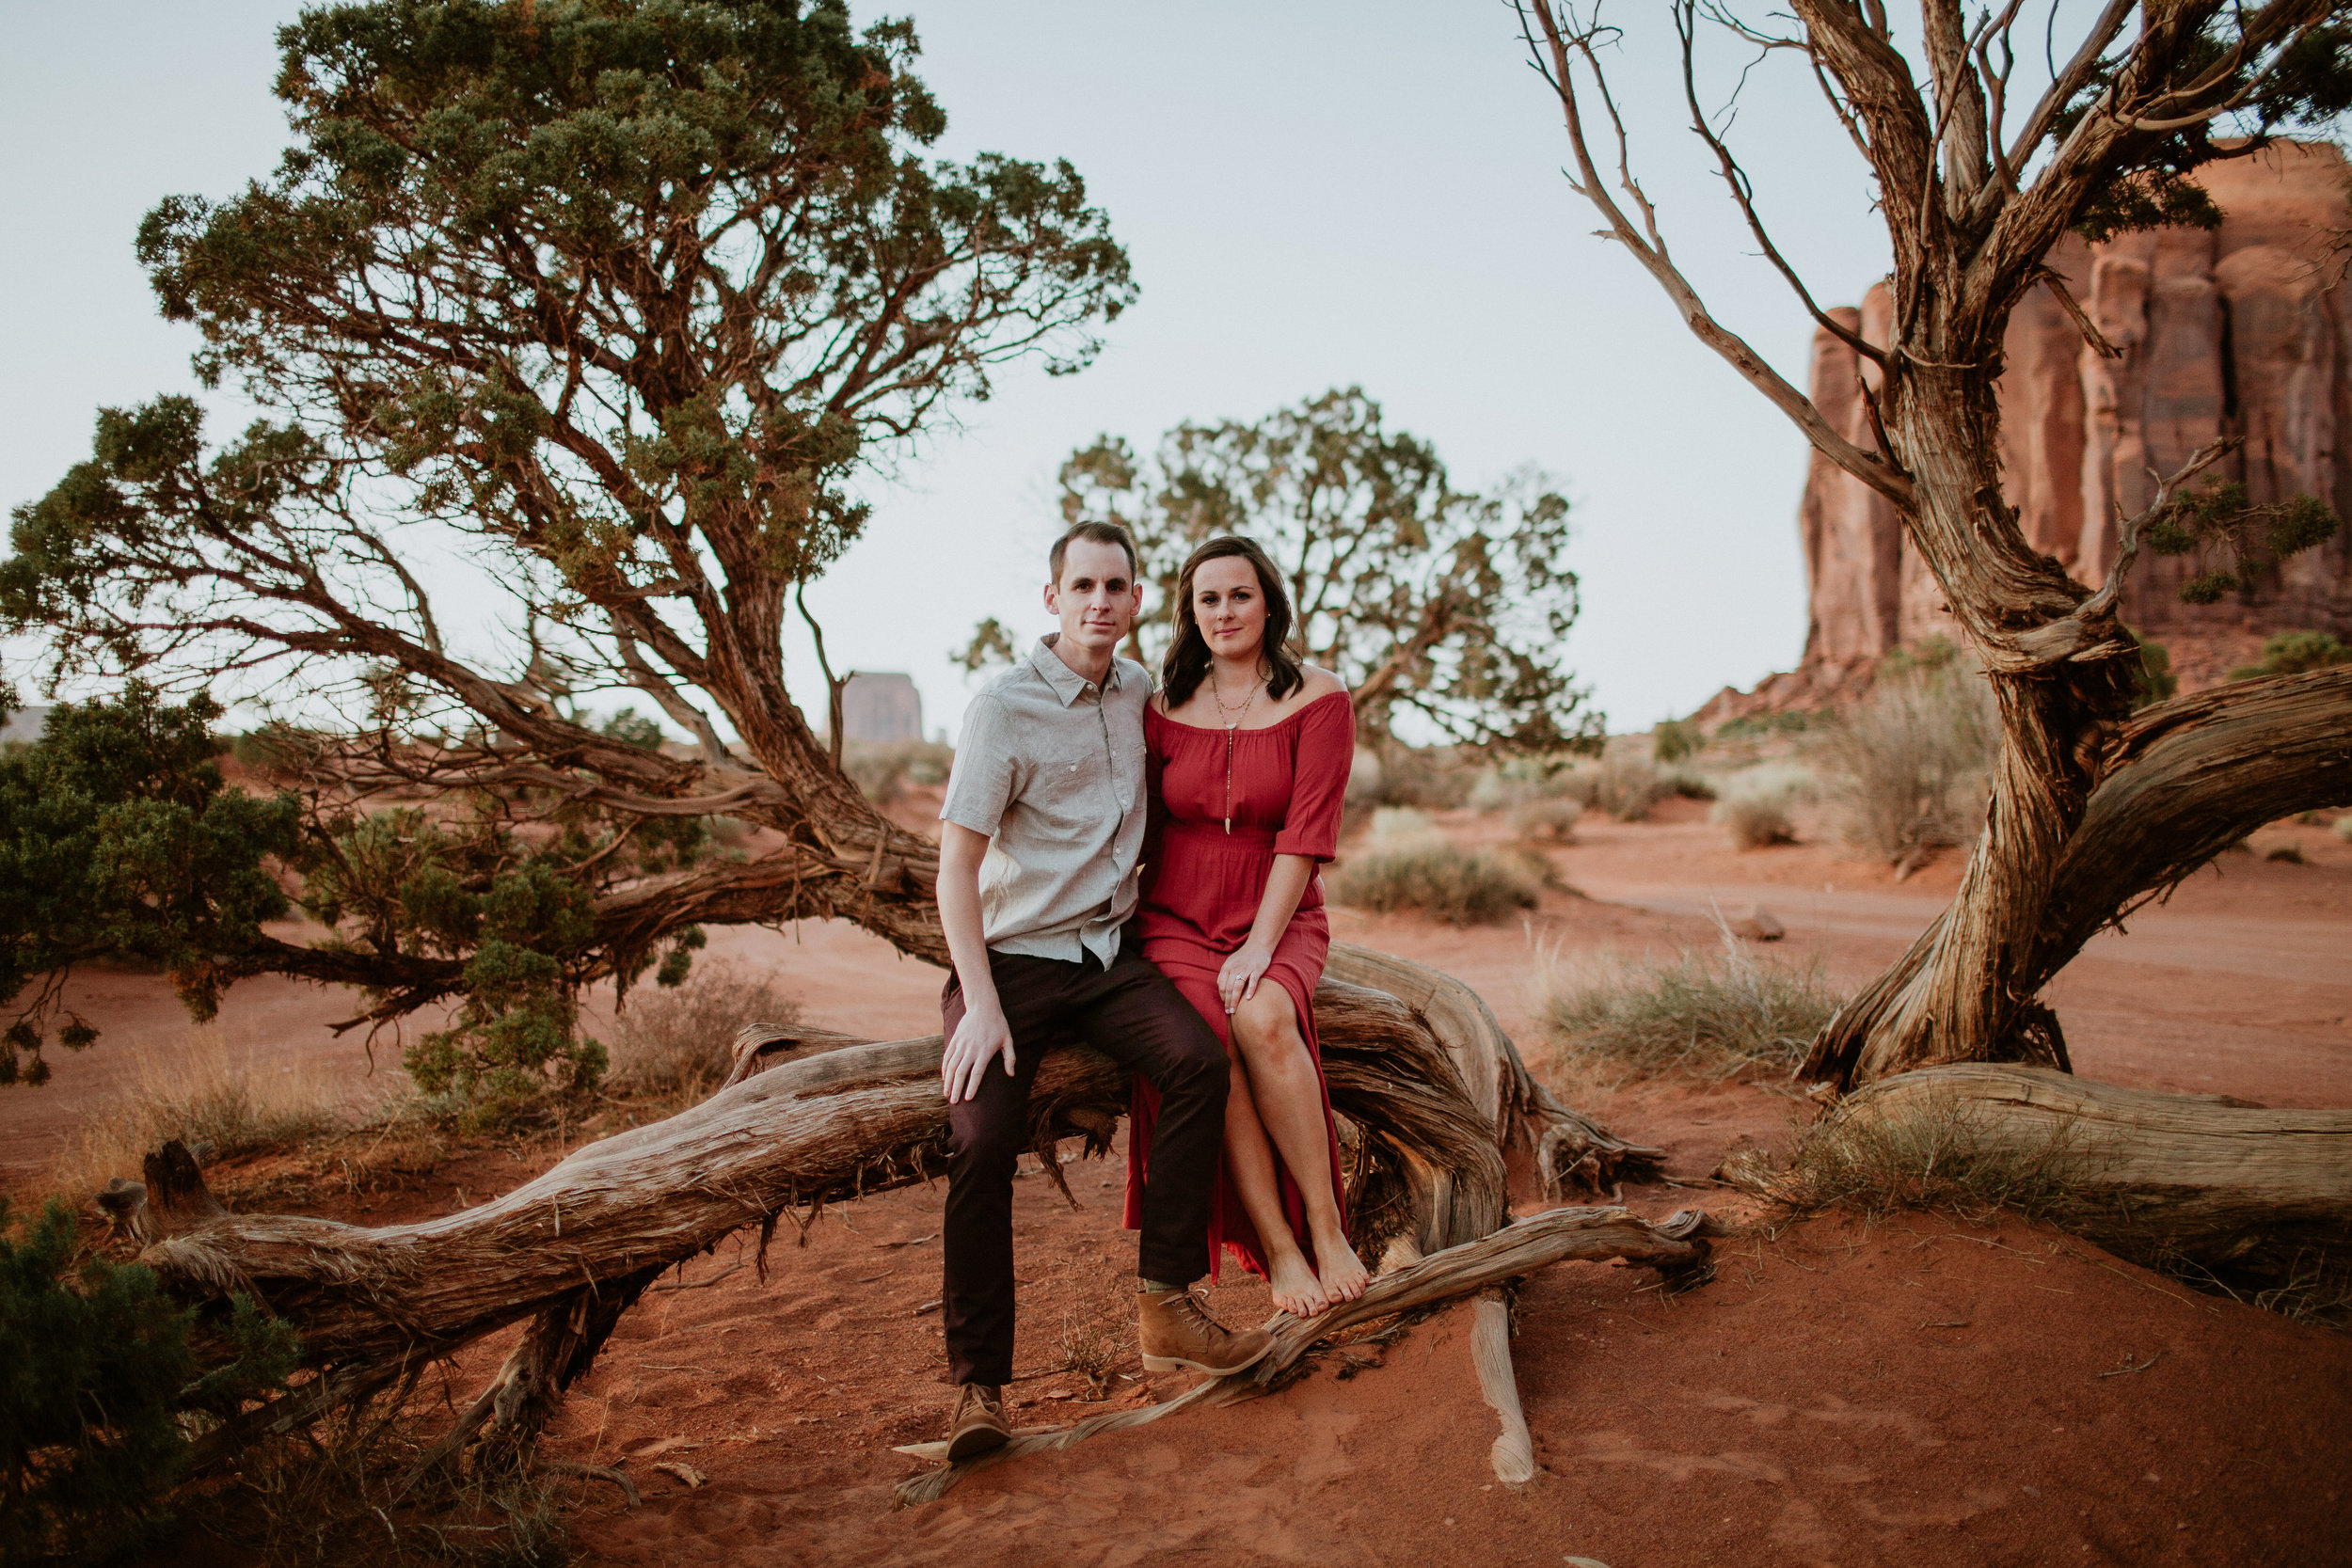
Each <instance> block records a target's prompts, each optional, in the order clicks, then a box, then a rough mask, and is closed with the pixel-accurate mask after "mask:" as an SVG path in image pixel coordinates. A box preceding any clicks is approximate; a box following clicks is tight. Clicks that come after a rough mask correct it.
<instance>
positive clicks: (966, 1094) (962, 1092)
mask: <svg viewBox="0 0 2352 1568" xmlns="http://www.w3.org/2000/svg"><path fill="white" fill-rule="evenodd" d="M998 1052H1002V1053H1004V1057H1005V1071H1006V1072H1007V1073H1008V1074H1009V1073H1010V1072H1011V1071H1012V1070H1013V1054H1012V1031H1011V1030H1010V1029H1009V1028H1007V1027H1006V1025H1005V1009H1004V1008H1003V1007H1002V1006H999V1005H998V1003H997V1001H996V998H995V997H993V996H988V997H978V996H974V995H972V994H971V993H970V992H968V991H967V992H965V993H964V1006H963V1017H962V1019H961V1021H960V1022H958V1023H957V1024H956V1032H955V1034H954V1035H953V1036H952V1037H949V1039H948V1041H947V1050H946V1054H944V1055H943V1056H941V1057H940V1060H939V1083H940V1086H941V1088H943V1089H945V1090H946V1095H947V1103H948V1104H950V1105H953V1104H955V1103H957V1102H958V1101H965V1100H970V1099H971V1098H972V1097H973V1096H975V1095H977V1094H978V1093H979V1092H980V1080H981V1079H982V1078H984V1077H986V1076H987V1075H988V1064H989V1063H991V1062H993V1061H994V1060H995V1059H996V1054H997V1053H998Z"/></svg>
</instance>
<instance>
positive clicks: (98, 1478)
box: [0, 1200, 298, 1562]
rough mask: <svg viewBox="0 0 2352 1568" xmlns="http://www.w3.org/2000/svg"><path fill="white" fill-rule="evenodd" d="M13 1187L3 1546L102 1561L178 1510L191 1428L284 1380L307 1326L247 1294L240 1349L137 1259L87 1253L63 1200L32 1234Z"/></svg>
mask: <svg viewBox="0 0 2352 1568" xmlns="http://www.w3.org/2000/svg"><path fill="white" fill-rule="evenodd" d="M11 1228H12V1227H10V1226H9V1224H8V1208H7V1203H6V1201H5V1200H0V1502H4V1503H5V1506H0V1560H6V1561H9V1562H30V1561H34V1560H41V1559H65V1560H92V1561H94V1560H103V1559H105V1558H107V1557H110V1556H113V1555H115V1554H117V1553H119V1552H120V1551H122V1550H124V1549H125V1548H127V1547H130V1546H134V1545H136V1544H138V1543H139V1542H140V1541H142V1540H143V1539H145V1538H146V1537H147V1536H148V1535H149V1534H150V1533H151V1532H152V1530H153V1529H154V1528H156V1527H157V1526H159V1525H161V1524H162V1523H164V1522H165V1520H166V1517H167V1515H166V1513H165V1507H164V1503H165V1498H166V1496H167V1494H168V1492H169V1490H170V1488H171V1487H172V1485H173V1484H174V1483H175V1482H176V1481H178V1480H179V1479H180V1475H181V1472H182V1470H183V1466H184V1465H185V1463H186V1460H187V1454H188V1447H189V1439H190V1436H191V1433H192V1432H193V1431H194V1430H197V1429H199V1427H200V1425H201V1424H202V1423H204V1422H206V1421H208V1420H213V1419H218V1418H224V1417H227V1416H230V1415H233V1414H234V1413H235V1412H236V1411H237V1410H238V1408H239V1407H240V1406H241V1405H242V1404H243V1403H244V1402H246V1400H248V1399H255V1398H259V1397H261V1396H262V1395H263V1394H265V1393H266V1392H268V1391H269V1390H270V1389H271V1388H273V1387H277V1386H281V1385H282V1384H283V1383H284V1381H285V1379H286V1376H287V1374H288V1373H290V1372H292V1371H293V1370H294V1363H295V1357H296V1355H297V1354H298V1347H297V1345H296V1342H295V1339H294V1330H293V1329H292V1328H290V1327H288V1326H287V1325H286V1323H284V1322H283V1321H282V1320H279V1319H277V1318H272V1317H268V1316H265V1315H264V1314H262V1312H260V1311H258V1310H257V1309H256V1308H255V1307H254V1306H253V1304H252V1302H251V1301H250V1300H249V1299H247V1298H246V1297H244V1296H239V1297H237V1298H235V1302H234V1306H233V1309H232V1311H231V1313H230V1317H229V1318H228V1319H227V1320H225V1321H224V1322H223V1323H220V1324H219V1325H218V1327H219V1328H220V1329H222V1330H223V1331H225V1336H224V1337H225V1338H226V1339H227V1341H228V1345H229V1354H228V1355H227V1356H226V1358H225V1359H220V1360H217V1361H215V1363H214V1364H213V1365H211V1366H209V1367H208V1366H206V1365H204V1364H202V1363H201V1362H200V1361H199V1358H198V1356H197V1354H196V1352H195V1351H194V1350H193V1349H191V1347H190V1345H189V1342H188V1331H189V1329H190V1328H191V1327H192V1326H193V1325H194V1323H195V1319H196V1314H195V1313H194V1311H192V1310H183V1308H181V1307H178V1306H177V1305H175V1304H174V1303H173V1302H172V1301H171V1300H170V1299H169V1298H168V1297H167V1296H166V1295H165V1294H164V1293H163V1291H162V1290H161V1289H160V1288H159V1287H158V1286H157V1284H156V1282H155V1275H153V1274H152V1273H151V1271H149V1270H147V1269H144V1268H141V1267H140V1266H138V1265H137V1264H135V1263H133V1264H117V1263H112V1262H109V1261H108V1260H107V1259H104V1258H101V1257H86V1256H83V1255H82V1252H81V1248H80V1245H79V1238H78V1236H77V1234H76V1230H75V1226H74V1223H73V1217H72V1214H71V1213H70V1212H68V1211H67V1209H66V1207H65V1205H64V1204H63V1203H60V1202H54V1201H53V1202H52V1203H51V1204H50V1205H49V1206H48V1207H47V1208H46V1209H45V1210H44V1211H43V1212H42V1213H41V1215H40V1218H39V1219H38V1220H36V1221H34V1222H33V1223H32V1225H31V1226H30V1227H26V1228H25V1229H24V1232H23V1233H22V1235H21V1236H15V1237H12V1236H11V1235H10V1234H9V1231H10V1230H11Z"/></svg>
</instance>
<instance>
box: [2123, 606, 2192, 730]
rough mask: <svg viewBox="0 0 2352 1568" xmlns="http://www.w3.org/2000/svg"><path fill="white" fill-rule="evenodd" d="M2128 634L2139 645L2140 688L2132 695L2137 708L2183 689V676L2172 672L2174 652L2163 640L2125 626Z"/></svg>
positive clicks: (2125, 631) (2159, 701)
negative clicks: (2143, 635)
mask: <svg viewBox="0 0 2352 1568" xmlns="http://www.w3.org/2000/svg"><path fill="white" fill-rule="evenodd" d="M2124 633H2125V635H2126V636H2128V637H2130V638H2131V640H2132V641H2134V642H2136V643H2137V644H2138V646H2139V689H2138V690H2137V692H2136V693H2135V694H2134V695H2133V697H2132V707H2133V708H2134V709H2135V710H2137V709H2139V708H2143V707H2146V706H2148V705H2151V704H2153V703H2161V702H2163V701H2164V700H2165V699H2166V698H2168V697H2169V696H2171V695H2173V694H2174V693H2175V692H2177V691H2179V690H2180V689H2181V677H2180V676H2178V675H2176V674H2174V673H2172V652H2171V650H2170V649H2169V648H2167V647H2166V646H2165V645H2164V644H2163V643H2161V642H2151V641H2148V639H2146V638H2144V637H2142V636H2140V635H2139V633H2137V632H2136V631H2133V630H2132V629H2131V628H2130V627H2128V626H2126V627H2125V628H2124Z"/></svg>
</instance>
